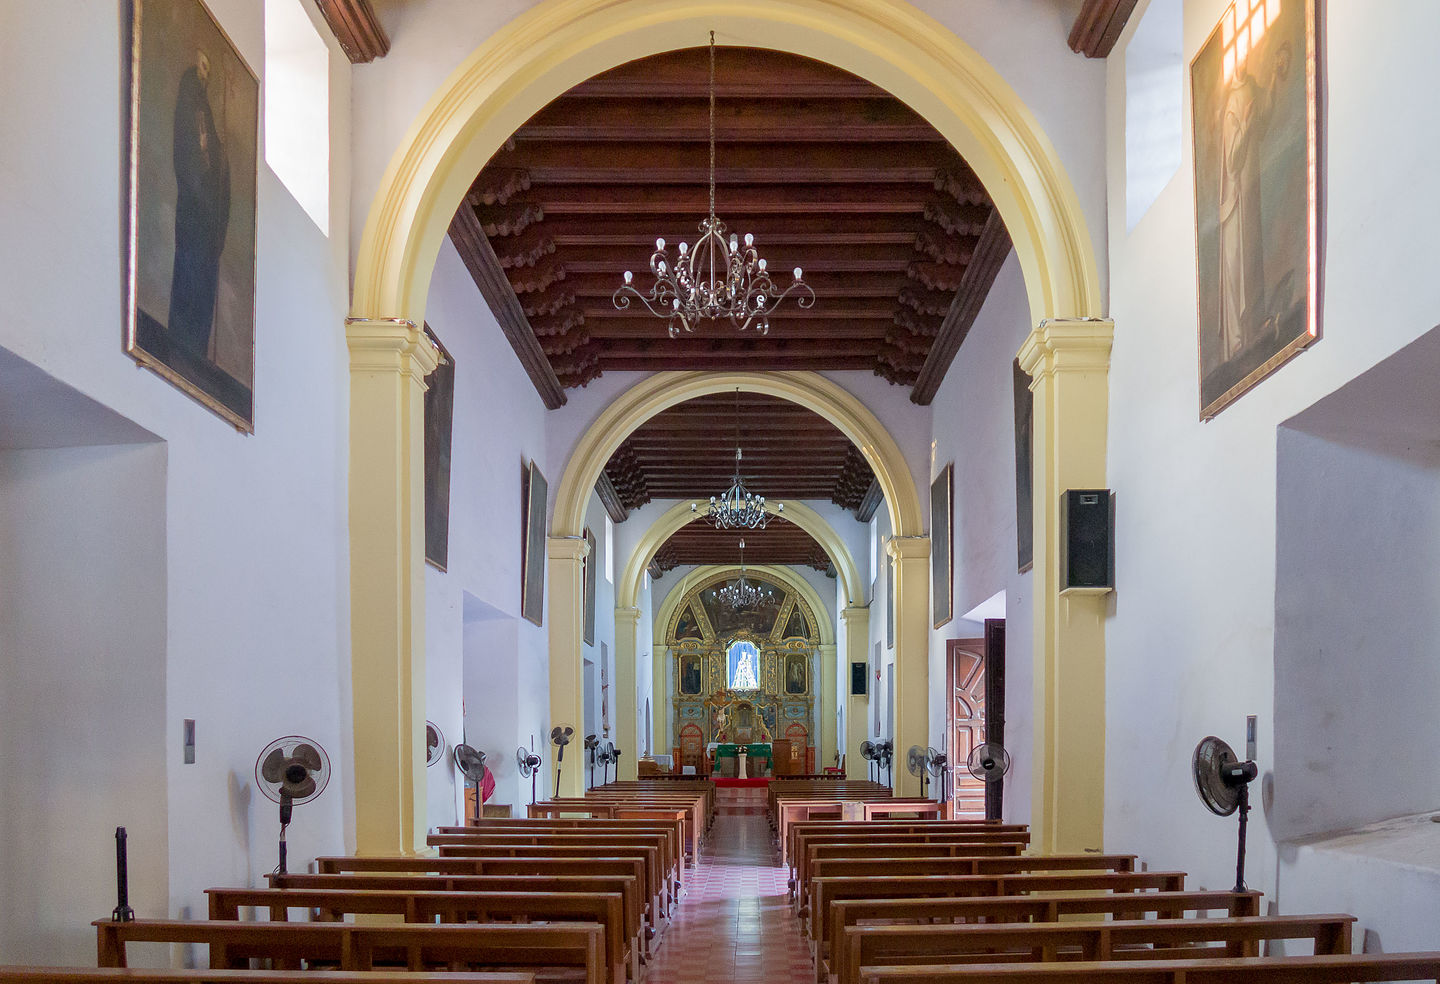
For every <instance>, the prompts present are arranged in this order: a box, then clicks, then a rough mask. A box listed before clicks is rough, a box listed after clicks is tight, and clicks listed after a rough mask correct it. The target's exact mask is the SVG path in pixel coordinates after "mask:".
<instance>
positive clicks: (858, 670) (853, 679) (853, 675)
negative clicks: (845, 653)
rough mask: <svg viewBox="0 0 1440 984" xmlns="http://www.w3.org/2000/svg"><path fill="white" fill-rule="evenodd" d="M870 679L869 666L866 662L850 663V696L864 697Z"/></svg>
mask: <svg viewBox="0 0 1440 984" xmlns="http://www.w3.org/2000/svg"><path fill="white" fill-rule="evenodd" d="M869 679H870V674H869V672H868V668H867V667H866V665H865V664H864V663H851V664H850V696H851V697H864V696H865V684H866V682H867V681H868V680H869Z"/></svg>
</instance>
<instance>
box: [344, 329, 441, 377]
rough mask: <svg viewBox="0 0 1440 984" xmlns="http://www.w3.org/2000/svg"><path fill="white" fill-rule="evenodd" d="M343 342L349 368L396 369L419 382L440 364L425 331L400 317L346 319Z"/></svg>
mask: <svg viewBox="0 0 1440 984" xmlns="http://www.w3.org/2000/svg"><path fill="white" fill-rule="evenodd" d="M345 341H346V343H347V344H348V345H349V346H350V368H351V370H362V371H368V372H386V371H389V372H397V373H402V374H407V375H411V376H414V377H415V378H416V379H417V380H420V381H422V382H423V381H424V379H425V377H426V376H428V375H430V373H432V372H434V371H435V367H436V366H437V365H439V364H440V352H439V350H438V349H436V348H435V346H434V344H433V343H431V341H430V339H428V338H426V337H425V332H424V331H422V330H421V329H420V328H418V327H416V325H415V322H413V321H406V320H405V319H404V318H347V319H346V321H345Z"/></svg>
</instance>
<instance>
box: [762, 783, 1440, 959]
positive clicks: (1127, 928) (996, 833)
mask: <svg viewBox="0 0 1440 984" xmlns="http://www.w3.org/2000/svg"><path fill="white" fill-rule="evenodd" d="M852 791H853V792H855V793H857V794H860V795H863V796H868V797H871V801H885V800H887V799H889V800H890V801H891V802H893V803H897V804H898V803H899V802H900V801H899V800H895V799H893V798H887V797H886V796H885V795H884V792H883V791H880V790H874V789H869V788H866V785H865V784H859V785H857V786H856V787H855V788H854V789H853V790H846V791H845V794H846V795H849V793H850V792H852ZM771 792H772V796H771V800H770V816H771V820H772V823H773V825H774V826H775V829H776V835H777V839H778V845H777V846H778V849H779V851H780V853H781V854H782V856H783V858H784V859H785V860H784V861H783V862H782V863H784V864H786V865H787V866H788V868H789V871H790V886H791V892H792V901H793V906H794V910H795V913H796V915H797V916H798V917H799V918H800V919H801V920H802V922H803V925H804V929H805V933H806V935H807V937H808V940H809V943H810V947H811V952H812V954H813V956H814V960H815V971H816V980H817V981H819V982H820V984H830V982H833V984H899V982H912V981H924V982H936V984H939V982H946V984H962V982H980V981H998V982H1009V984H1022V982H1023V984H1062V982H1064V984H1100V982H1121V984H1179V982H1185V984H1197V982H1203V984H1212V982H1213V984H1220V982H1226V984H1237V982H1256V984H1261V982H1265V984H1270V982H1275V984H1278V982H1287V984H1288V982H1300V981H1305V982H1311V981H1313V982H1330V981H1401V980H1427V981H1440V953H1411V954H1352V953H1351V952H1350V951H1351V948H1352V927H1353V924H1354V922H1355V919H1354V917H1353V916H1350V915H1344V914H1321V915H1298V916H1277V915H1271V916H1262V915H1261V914H1260V894H1259V893H1258V892H1232V891H1225V892H1214V891H1190V890H1187V889H1186V886H1185V875H1184V873H1183V872H1178V871H1146V870H1144V866H1143V865H1142V864H1140V862H1139V859H1138V858H1136V857H1135V856H1134V855H1125V854H1098V853H1096V854H1091V853H1085V854H1076V855H1050V856H1044V857H1040V856H1035V855H1031V854H1028V853H1027V851H1028V849H1029V832H1028V830H1027V828H1026V827H1025V826H1024V825H1015V824H1002V823H996V822H984V821H962V820H937V819H933V818H931V816H930V815H929V814H925V815H920V816H912V817H910V818H906V819H870V820H865V819H859V820H855V819H844V818H842V817H848V816H854V815H855V813H854V811H853V810H847V811H844V813H843V814H842V813H841V812H839V811H833V812H828V813H827V812H826V811H831V810H833V808H832V807H830V806H829V805H828V804H829V803H831V802H832V801H833V800H834V798H835V797H834V796H833V794H834V793H835V792H836V789H835V788H834V787H833V785H827V787H826V788H818V789H813V790H802V789H799V788H789V789H775V788H774V787H772V790H771ZM806 802H809V803H811V804H813V805H817V809H816V810H814V811H810V812H806V811H805V810H803V809H802V808H801V807H802V805H803V804H804V803H806ZM862 802H863V801H862ZM914 812H917V813H918V812H920V811H914ZM892 816H893V814H892ZM821 817H823V818H821ZM1292 942H1293V943H1296V944H1298V946H1299V949H1301V950H1302V951H1312V953H1310V954H1309V955H1306V956H1290V957H1279V956H1263V957H1262V956H1260V954H1261V953H1265V952H1269V951H1270V949H1271V948H1272V947H1274V948H1276V949H1280V948H1282V947H1285V946H1289V945H1291V944H1292Z"/></svg>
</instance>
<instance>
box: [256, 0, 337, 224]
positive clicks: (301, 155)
mask: <svg viewBox="0 0 1440 984" xmlns="http://www.w3.org/2000/svg"><path fill="white" fill-rule="evenodd" d="M265 163H266V164H269V165H270V170H272V171H274V172H275V176H276V177H277V178H279V179H280V181H281V183H282V184H284V185H285V187H286V188H287V189H288V190H289V192H290V194H291V195H293V196H294V197H295V200H296V201H297V202H299V203H300V207H301V208H303V209H304V210H305V213H306V214H307V215H309V216H310V218H311V219H312V220H314V222H315V224H316V225H317V226H319V227H320V231H321V232H322V233H324V234H325V235H327V236H328V235H330V49H329V48H328V47H326V45H325V39H324V38H322V37H321V36H320V32H319V31H317V30H316V29H315V25H314V24H312V23H311V22H310V15H309V14H308V13H307V12H306V10H305V8H304V7H303V6H301V4H300V0H265Z"/></svg>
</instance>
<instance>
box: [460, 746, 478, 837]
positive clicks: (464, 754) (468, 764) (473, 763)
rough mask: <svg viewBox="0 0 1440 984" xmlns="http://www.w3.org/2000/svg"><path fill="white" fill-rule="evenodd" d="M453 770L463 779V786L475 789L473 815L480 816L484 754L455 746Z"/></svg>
mask: <svg viewBox="0 0 1440 984" xmlns="http://www.w3.org/2000/svg"><path fill="white" fill-rule="evenodd" d="M455 768H457V769H459V770H460V775H462V776H464V777H465V785H467V786H474V787H475V815H474V819H475V820H477V821H478V820H479V819H480V816H481V812H480V806H481V802H480V801H481V800H483V799H484V798H485V753H484V752H482V751H479V750H477V749H474V748H471V747H470V746H469V745H466V744H463V743H462V744H459V745H456V746H455Z"/></svg>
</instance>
